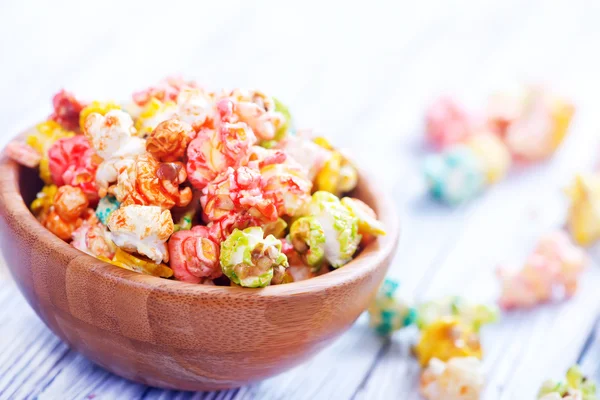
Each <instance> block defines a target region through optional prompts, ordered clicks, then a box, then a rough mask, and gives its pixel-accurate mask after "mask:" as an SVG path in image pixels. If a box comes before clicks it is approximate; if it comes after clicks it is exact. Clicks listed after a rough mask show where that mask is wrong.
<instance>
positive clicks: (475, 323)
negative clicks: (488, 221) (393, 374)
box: [368, 279, 499, 400]
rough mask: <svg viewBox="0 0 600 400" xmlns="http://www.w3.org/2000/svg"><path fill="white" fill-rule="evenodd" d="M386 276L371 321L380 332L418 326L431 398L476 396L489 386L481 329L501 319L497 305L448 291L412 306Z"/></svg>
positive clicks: (425, 388) (424, 382)
mask: <svg viewBox="0 0 600 400" xmlns="http://www.w3.org/2000/svg"><path fill="white" fill-rule="evenodd" d="M398 287H399V284H398V283H397V282H396V281H394V280H392V279H386V280H385V282H384V283H383V285H382V286H381V288H380V290H379V292H378V293H377V295H376V296H375V299H374V300H373V302H372V303H371V306H370V307H369V310H368V311H369V317H370V325H371V326H372V327H373V328H374V329H375V330H376V331H377V333H379V334H380V335H386V336H389V335H391V334H393V333H394V332H396V331H398V330H400V329H402V328H404V327H407V326H410V325H416V327H417V328H418V329H419V340H418V342H417V344H416V345H415V347H414V348H413V352H414V355H415V356H416V358H417V359H418V361H419V363H420V364H421V366H422V367H423V368H424V369H423V371H422V373H421V380H420V391H421V394H422V395H423V396H424V397H425V398H426V399H428V400H442V399H443V400H454V399H456V400H475V399H479V398H480V393H481V391H482V390H483V386H484V376H483V371H482V365H481V361H480V360H481V357H482V350H481V343H480V329H481V327H482V326H483V325H486V324H489V323H493V322H495V321H497V320H498V316H499V311H498V309H497V308H496V307H494V306H488V305H483V304H473V303H470V302H468V301H466V300H465V299H463V298H462V297H458V296H448V297H444V298H441V299H438V300H433V301H429V302H425V303H422V304H420V305H418V306H411V305H410V304H411V303H410V302H409V301H408V300H406V299H405V298H403V297H402V296H400V295H399V294H398V290H397V289H398Z"/></svg>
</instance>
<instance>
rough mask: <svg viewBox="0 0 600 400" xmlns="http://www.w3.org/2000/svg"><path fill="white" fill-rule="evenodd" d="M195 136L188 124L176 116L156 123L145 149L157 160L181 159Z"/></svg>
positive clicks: (170, 160)
mask: <svg viewBox="0 0 600 400" xmlns="http://www.w3.org/2000/svg"><path fill="white" fill-rule="evenodd" d="M194 136H195V132H194V131H193V129H192V127H191V125H190V124H188V123H187V122H183V121H180V120H178V119H176V118H173V119H169V120H166V121H163V122H161V123H160V124H158V126H157V127H156V129H154V130H153V131H152V133H151V134H150V136H149V137H148V139H147V141H146V151H147V152H148V153H150V154H152V155H153V156H154V157H155V158H156V159H157V160H159V161H166V162H172V161H181V160H182V159H183V156H184V155H185V151H186V148H187V146H188V144H189V143H190V141H191V140H192V138H193V137H194Z"/></svg>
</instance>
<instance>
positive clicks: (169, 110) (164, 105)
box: [135, 98, 178, 136]
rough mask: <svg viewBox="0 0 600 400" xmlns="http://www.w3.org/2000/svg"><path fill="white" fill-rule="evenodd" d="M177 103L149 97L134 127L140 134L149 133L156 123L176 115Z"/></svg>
mask: <svg viewBox="0 0 600 400" xmlns="http://www.w3.org/2000/svg"><path fill="white" fill-rule="evenodd" d="M177 112H178V108H177V104H176V103H175V102H174V101H165V102H162V101H160V100H158V99H156V98H152V99H150V101H149V102H148V104H146V106H145V107H144V108H143V109H142V111H141V113H140V115H139V116H138V118H137V119H136V121H135V129H136V130H137V131H138V132H139V134H140V135H142V136H145V135H148V134H150V133H151V132H152V131H153V130H154V129H156V127H157V126H158V124H160V123H161V122H163V121H166V120H168V119H171V118H176V117H177Z"/></svg>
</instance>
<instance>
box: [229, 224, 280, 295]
mask: <svg viewBox="0 0 600 400" xmlns="http://www.w3.org/2000/svg"><path fill="white" fill-rule="evenodd" d="M220 260H221V267H222V269H223V273H224V274H225V275H227V277H228V278H229V279H231V281H232V282H234V283H235V284H237V285H240V286H244V287H265V286H267V285H269V284H270V283H271V279H273V276H274V274H276V273H281V269H282V268H287V266H288V261H287V257H286V256H285V254H283V253H282V252H281V242H280V241H279V240H277V239H276V238H275V237H274V236H272V235H269V236H267V237H265V238H263V230H262V228H260V227H252V228H247V229H244V230H243V231H240V230H239V229H236V230H234V231H233V233H232V234H231V235H230V236H229V237H228V238H227V239H226V240H225V241H223V242H222V243H221V255H220ZM275 270H277V272H275Z"/></svg>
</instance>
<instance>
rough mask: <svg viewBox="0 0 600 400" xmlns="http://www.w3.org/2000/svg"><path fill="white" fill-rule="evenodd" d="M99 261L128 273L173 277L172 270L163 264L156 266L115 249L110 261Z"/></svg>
mask: <svg viewBox="0 0 600 400" xmlns="http://www.w3.org/2000/svg"><path fill="white" fill-rule="evenodd" d="M98 258H100V259H101V260H104V261H106V262H109V263H111V264H113V265H116V266H117V267H121V268H124V269H128V270H130V271H135V272H141V273H142V274H146V275H152V276H159V277H162V278H170V277H172V276H173V270H172V269H171V268H169V267H168V266H167V265H165V264H162V263H161V264H156V263H154V262H152V261H147V260H143V259H141V258H138V257H136V256H134V255H132V254H129V253H127V252H126V251H123V250H121V249H120V248H118V247H117V250H116V252H115V256H114V257H113V259H112V260H109V259H107V258H106V257H98Z"/></svg>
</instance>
